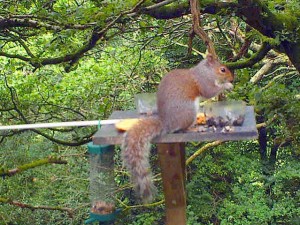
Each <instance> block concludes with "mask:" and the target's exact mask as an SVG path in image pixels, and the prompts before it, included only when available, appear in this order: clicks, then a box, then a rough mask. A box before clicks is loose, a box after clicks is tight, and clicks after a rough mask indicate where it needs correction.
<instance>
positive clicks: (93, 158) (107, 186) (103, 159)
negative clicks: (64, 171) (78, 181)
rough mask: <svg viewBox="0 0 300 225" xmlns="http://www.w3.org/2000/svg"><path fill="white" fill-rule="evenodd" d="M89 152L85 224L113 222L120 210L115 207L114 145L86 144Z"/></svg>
mask: <svg viewBox="0 0 300 225" xmlns="http://www.w3.org/2000/svg"><path fill="white" fill-rule="evenodd" d="M88 152H89V154H90V195H91V196H90V197H91V203H92V205H91V209H90V218H89V219H88V220H86V221H85V224H89V223H93V222H100V224H102V223H101V222H103V224H109V223H110V222H113V221H114V220H115V218H116V216H117V214H118V213H119V212H120V210H118V209H116V208H115V198H114V194H115V191H116V185H115V181H114V159H113V158H114V146H112V145H94V144H93V143H92V142H91V143H89V144H88Z"/></svg>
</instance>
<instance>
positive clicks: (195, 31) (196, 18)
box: [189, 0, 218, 59]
mask: <svg viewBox="0 0 300 225" xmlns="http://www.w3.org/2000/svg"><path fill="white" fill-rule="evenodd" d="M190 7H191V13H192V17H193V26H192V29H191V31H190V38H189V46H190V47H189V53H190V52H191V49H192V40H193V38H194V37H195V35H198V36H199V37H200V38H201V39H202V40H203V42H204V43H205V45H206V47H207V50H208V52H209V53H210V54H212V55H213V57H214V58H216V59H217V58H218V57H217V54H216V51H215V48H214V45H213V42H212V41H211V39H210V38H209V37H208V35H207V34H206V33H205V31H204V30H203V28H202V27H201V22H200V8H199V1H198V0H190Z"/></svg>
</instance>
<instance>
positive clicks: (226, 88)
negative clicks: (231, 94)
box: [223, 82, 233, 91]
mask: <svg viewBox="0 0 300 225" xmlns="http://www.w3.org/2000/svg"><path fill="white" fill-rule="evenodd" d="M223 88H224V90H228V91H231V90H232V89H233V84H232V83H229V82H228V83H224V84H223Z"/></svg>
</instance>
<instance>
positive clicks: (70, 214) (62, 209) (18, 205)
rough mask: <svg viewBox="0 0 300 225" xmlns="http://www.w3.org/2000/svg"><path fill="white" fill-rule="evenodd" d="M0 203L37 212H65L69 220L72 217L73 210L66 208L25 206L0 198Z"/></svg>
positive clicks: (24, 204)
mask: <svg viewBox="0 0 300 225" xmlns="http://www.w3.org/2000/svg"><path fill="white" fill-rule="evenodd" d="M0 203H6V204H10V205H14V206H17V207H20V208H27V209H31V210H38V209H43V210H58V211H62V212H67V213H68V216H69V217H70V218H72V217H73V210H72V209H71V208H67V207H60V206H54V207H53V206H43V205H40V206H34V205H30V204H26V203H22V202H18V201H14V200H12V199H9V198H2V197H0Z"/></svg>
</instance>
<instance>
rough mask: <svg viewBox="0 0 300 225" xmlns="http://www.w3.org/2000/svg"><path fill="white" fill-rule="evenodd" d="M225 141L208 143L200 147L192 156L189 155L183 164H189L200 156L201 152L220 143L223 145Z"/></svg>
mask: <svg viewBox="0 0 300 225" xmlns="http://www.w3.org/2000/svg"><path fill="white" fill-rule="evenodd" d="M224 142H225V141H214V142H210V143H207V144H206V145H204V146H203V147H201V148H200V149H198V150H197V151H196V152H195V153H194V154H193V155H191V156H190V157H189V158H188V159H187V160H186V162H185V164H186V165H188V164H190V163H191V162H192V161H193V160H194V159H195V158H196V157H198V156H199V155H201V154H202V153H203V152H205V151H206V150H208V149H210V148H212V147H215V146H218V145H220V144H222V143H224Z"/></svg>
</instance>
